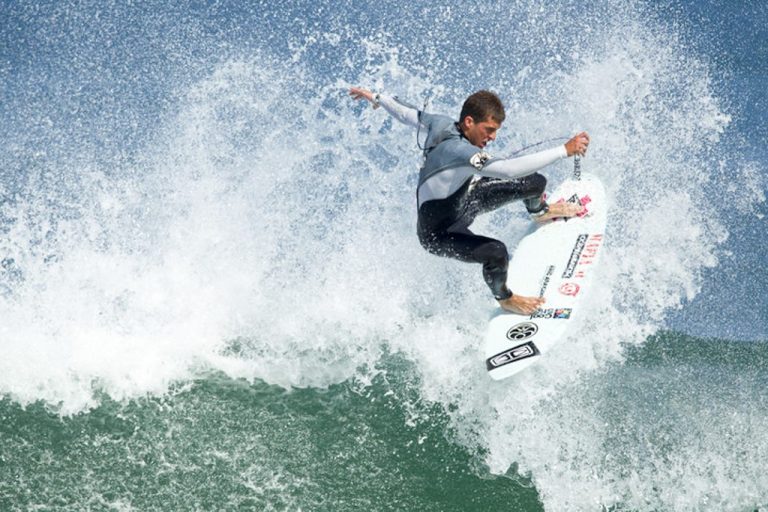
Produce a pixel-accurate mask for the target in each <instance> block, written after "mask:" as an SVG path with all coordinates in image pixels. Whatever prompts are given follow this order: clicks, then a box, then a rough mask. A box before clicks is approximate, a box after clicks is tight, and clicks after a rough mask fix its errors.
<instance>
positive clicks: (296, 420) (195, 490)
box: [0, 333, 768, 512]
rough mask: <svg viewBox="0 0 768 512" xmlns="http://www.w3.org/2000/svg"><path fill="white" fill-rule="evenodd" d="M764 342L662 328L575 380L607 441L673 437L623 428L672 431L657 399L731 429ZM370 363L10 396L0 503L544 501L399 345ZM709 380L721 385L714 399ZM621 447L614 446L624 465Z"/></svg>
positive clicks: (181, 506)
mask: <svg viewBox="0 0 768 512" xmlns="http://www.w3.org/2000/svg"><path fill="white" fill-rule="evenodd" d="M764 347H765V345H764V344H762V343H743V342H726V341H719V340H704V339H699V338H691V337H687V336H684V335H680V334H677V333H663V334H660V335H657V336H654V337H652V338H650V339H649V340H648V341H647V342H646V343H645V344H644V345H642V346H640V347H632V348H629V349H628V352H627V359H626V361H624V362H623V363H621V364H617V365H615V366H614V367H613V368H610V369H607V370H605V371H604V372H598V373H597V374H596V375H591V376H586V377H585V379H584V386H585V389H586V388H589V389H590V390H592V391H593V392H594V390H596V389H598V388H599V386H598V385H597V384H596V382H597V381H599V382H600V385H602V386H604V390H603V391H604V393H603V397H604V399H603V400H602V401H596V402H593V406H594V407H595V409H597V410H600V409H604V408H611V409H612V412H611V413H610V417H612V418H613V420H614V422H615V424H614V425H613V426H612V427H611V428H610V429H609V432H613V433H614V434H616V435H612V434H610V433H609V435H606V436H605V437H604V439H603V441H602V442H603V443H605V449H606V451H612V450H614V449H615V447H611V443H618V444H619V445H621V444H622V443H627V442H628V441H629V442H631V443H634V444H636V445H637V448H638V449H643V450H644V449H656V450H661V451H663V450H667V449H668V450H678V449H680V447H679V446H675V440H674V438H672V437H661V438H659V442H658V446H655V447H650V448H649V447H643V446H642V444H643V443H645V442H647V441H648V437H647V436H645V435H644V433H643V432H644V430H643V429H642V428H640V429H636V430H635V431H634V435H635V436H636V437H637V439H632V435H633V431H632V430H631V428H630V426H631V423H632V419H631V418H629V420H628V419H627V417H626V416H627V415H632V414H637V415H638V416H642V415H645V416H646V417H652V416H654V415H657V416H658V418H657V420H658V421H654V422H652V423H650V424H649V425H652V427H647V428H653V429H656V430H659V429H661V430H664V429H666V434H665V435H666V436H675V435H676V434H677V435H679V433H678V432H677V431H676V428H677V427H675V426H674V425H678V424H677V423H676V422H675V421H673V420H674V414H670V415H669V422H668V424H666V426H665V420H664V413H663V412H661V411H663V410H664V409H667V410H670V411H672V410H676V411H677V413H680V412H685V411H686V410H689V409H691V410H693V409H695V408H701V407H704V408H706V407H712V424H711V425H710V428H711V429H714V430H718V429H721V430H724V431H730V432H731V435H733V436H736V437H738V436H739V432H737V431H734V430H733V425H730V426H729V425H719V424H718V422H721V423H722V422H723V418H726V417H727V416H728V414H733V415H735V414H736V413H737V412H739V411H741V412H745V410H744V409H743V408H741V407H739V401H740V400H741V401H744V400H752V403H751V404H749V409H748V410H746V413H747V417H746V420H748V421H749V422H755V421H760V419H761V418H763V417H764V416H763V413H764V412H765V411H768V403H766V401H765V398H762V397H761V393H759V392H758V393H757V394H754V392H755V391H757V390H756V389H754V386H756V381H755V378H759V380H760V381H763V382H764V381H765V375H764V374H765V368H768V355H766V350H765V348H764ZM382 365H383V367H385V371H384V372H382V373H380V374H378V375H377V376H376V377H375V378H374V379H373V381H372V382H370V383H368V384H363V383H362V382H358V381H350V382H345V383H341V384H338V385H334V386H331V387H329V388H327V389H294V390H290V391H286V390H284V389H282V388H279V387H275V386H269V385H266V384H264V383H262V382H258V381H257V382H252V383H250V382H246V381H243V380H232V379H229V378H226V377H224V376H221V375H211V376H209V377H208V378H204V379H199V380H196V381H194V382H189V383H183V384H179V385H178V386H177V387H176V389H175V390H173V391H172V392H170V393H168V394H167V395H165V396H147V397H145V398H142V399H138V400H130V401H126V402H123V403H118V402H115V401H112V400H110V399H108V398H107V397H103V398H102V399H101V405H99V406H98V407H96V408H94V409H92V410H90V411H87V412H82V413H80V414H77V415H74V416H68V417H61V416H59V415H58V414H57V413H56V411H55V410H54V409H52V408H51V406H46V405H44V404H41V403H38V404H32V405H29V406H27V407H22V406H20V405H19V404H17V403H14V402H13V401H11V400H9V399H7V398H6V399H4V400H3V401H2V402H0V510H9V511H10V510H318V511H319V510H328V511H346V510H349V511H353V510H355V511H357V510H368V511H379V510H381V511H385V510H428V511H432V510H434V511H450V510H456V511H473V510H478V511H482V510H519V511H531V512H532V511H536V510H543V509H544V508H543V505H542V503H541V501H540V499H539V495H538V493H537V489H536V488H535V487H534V485H533V483H532V480H531V479H533V481H535V479H536V475H530V478H526V477H521V476H519V475H517V474H516V472H515V471H514V469H516V468H514V467H513V468H511V469H510V471H509V472H508V474H507V475H505V476H499V475H491V474H490V473H489V472H488V469H487V468H486V467H485V465H484V464H483V460H484V456H485V455H486V454H485V453H484V450H483V449H482V448H480V447H467V446H463V445H461V444H460V443H458V442H457V441H456V438H455V436H454V431H453V429H452V427H451V424H450V421H449V416H450V413H451V409H452V406H451V404H432V403H427V402H425V401H423V400H420V399H419V395H418V392H417V389H418V375H417V374H416V373H415V369H414V367H413V366H412V365H411V364H409V363H408V362H406V361H405V360H403V359H402V358H399V357H398V356H396V355H395V356H388V357H387V358H386V360H385V361H383V362H382ZM619 383H621V384H619ZM510 385H511V386H512V385H514V381H510ZM713 389H717V390H720V391H721V396H720V397H718V398H715V399H714V400H710V398H711V396H712V390H713ZM649 397H655V399H649ZM722 398H725V400H721V399H722ZM743 403H744V402H742V404H743ZM728 404H732V405H733V406H734V407H733V408H732V409H733V410H731V411H726V413H727V414H725V415H724V414H722V411H721V410H719V409H721V408H722V407H727V406H728ZM750 411H752V412H751V413H750ZM689 417H695V414H689ZM679 419H680V420H681V421H684V420H685V417H684V416H681V417H680V418H679ZM742 419H744V418H742ZM634 421H636V422H637V423H640V424H642V423H643V419H642V418H640V417H638V418H636V419H635V420H634ZM679 426H680V425H678V427H679ZM757 426H758V425H752V427H757ZM683 428H687V427H685V426H683ZM657 434H658V432H657ZM665 439H666V441H665ZM510 442H514V441H513V440H512V439H511V440H510ZM555 442H556V440H555ZM665 442H666V443H667V444H668V446H667V447H666V448H665V447H664V443H665ZM756 442H757V443H758V444H759V446H763V445H764V441H756ZM620 448H621V447H620ZM633 449H634V446H630V447H629V449H627V448H626V447H625V448H624V451H625V452H627V453H626V456H627V460H626V464H628V465H629V466H628V467H627V468H626V469H627V471H629V470H631V469H632V468H631V464H632V457H631V453H632V451H633ZM744 449H745V450H749V449H750V447H749V446H745V447H744ZM762 449H763V448H760V450H762ZM760 450H758V451H760ZM734 457H736V458H738V457H741V455H739V454H734ZM725 462H726V463H727V462H728V461H725ZM741 464H743V465H744V466H747V467H744V468H743V469H744V470H745V471H747V470H749V467H748V466H749V465H750V464H751V462H750V457H749V456H746V457H745V458H743V459H742V461H741V462H738V463H737V464H736V466H735V467H731V468H730V470H731V471H738V468H739V467H740V465H741ZM596 469H599V468H596ZM731 477H732V478H736V477H735V476H733V475H731ZM758 507H759V503H756V504H755V508H754V509H755V510H757V509H758ZM695 508H696V507H687V506H682V507H679V508H677V507H672V508H670V510H671V509H680V510H683V509H686V510H687V509H695ZM751 509H752V508H751V507H747V508H744V507H737V508H734V509H733V510H751ZM592 510H604V509H603V508H602V507H599V506H596V507H595V508H593V509H592ZM611 510H625V509H623V508H621V507H620V506H618V507H614V508H611ZM627 510H629V509H627ZM648 510H652V509H648Z"/></svg>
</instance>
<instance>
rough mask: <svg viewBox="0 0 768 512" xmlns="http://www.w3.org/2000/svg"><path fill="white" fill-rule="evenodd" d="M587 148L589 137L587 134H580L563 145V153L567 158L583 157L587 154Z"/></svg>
mask: <svg viewBox="0 0 768 512" xmlns="http://www.w3.org/2000/svg"><path fill="white" fill-rule="evenodd" d="M587 146H589V135H588V134H587V132H581V133H580V134H578V135H575V136H574V137H573V138H572V139H571V140H569V141H568V142H566V143H565V151H566V153H568V156H573V155H581V156H584V155H585V154H586V153H587Z"/></svg>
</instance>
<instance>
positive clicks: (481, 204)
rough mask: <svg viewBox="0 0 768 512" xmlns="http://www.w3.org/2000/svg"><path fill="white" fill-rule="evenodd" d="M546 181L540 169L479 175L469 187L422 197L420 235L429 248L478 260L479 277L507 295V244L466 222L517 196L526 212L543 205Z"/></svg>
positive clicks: (494, 290) (498, 294)
mask: <svg viewBox="0 0 768 512" xmlns="http://www.w3.org/2000/svg"><path fill="white" fill-rule="evenodd" d="M546 183H547V181H546V178H544V176H542V175H540V174H532V175H530V176H526V177H525V178H521V179H517V180H501V179H495V178H481V179H480V180H478V181H477V182H476V183H475V184H474V186H473V187H472V189H471V190H468V186H467V187H462V188H461V189H459V190H458V191H457V192H456V193H454V195H453V196H450V197H448V198H446V199H440V200H433V201H427V202H425V203H424V204H422V206H421V208H420V209H419V223H418V234H419V241H420V242H421V245H422V246H423V247H424V248H425V249H426V250H427V251H429V252H431V253H432V254H436V255H438V256H447V257H450V258H455V259H457V260H460V261H465V262H474V263H480V264H482V265H483V278H484V279H485V282H486V284H487V285H488V287H489V288H490V289H491V292H492V293H493V296H494V297H496V298H497V299H506V298H508V297H510V296H511V295H512V292H511V291H510V290H509V289H508V288H507V284H506V283H507V267H508V265H509V253H508V251H507V247H506V245H504V243H503V242H501V241H499V240H495V239H493V238H489V237H486V236H482V235H476V234H475V233H472V231H470V230H469V225H470V224H472V222H473V221H474V219H475V217H476V216H477V215H479V214H481V213H486V212H490V211H493V210H495V209H497V208H499V207H501V206H504V205H506V204H509V203H510V202H512V201H515V200H520V199H522V200H523V201H524V202H525V206H526V208H527V209H528V211H529V212H531V213H536V212H539V211H541V210H542V209H543V208H545V207H546V203H544V202H543V200H542V199H541V196H542V194H543V193H544V188H545V186H546ZM462 199H463V200H462ZM459 209H460V211H457V210H459Z"/></svg>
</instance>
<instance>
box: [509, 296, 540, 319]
mask: <svg viewBox="0 0 768 512" xmlns="http://www.w3.org/2000/svg"><path fill="white" fill-rule="evenodd" d="M542 304H544V299H542V298H541V297H522V296H520V295H513V296H511V297H510V298H508V299H504V300H500V301H499V306H501V307H502V309H505V310H507V311H510V312H512V313H517V314H518V315H530V314H531V313H533V312H534V311H536V310H537V309H539V307H540V306H541V305H542Z"/></svg>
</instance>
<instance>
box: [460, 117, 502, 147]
mask: <svg viewBox="0 0 768 512" xmlns="http://www.w3.org/2000/svg"><path fill="white" fill-rule="evenodd" d="M499 128H501V123H499V122H497V121H494V120H493V119H491V118H490V117H489V118H488V119H486V120H485V121H481V122H479V123H476V122H475V120H474V119H472V116H467V117H465V118H464V120H463V121H462V123H461V129H462V131H463V132H464V136H465V137H466V138H467V140H468V141H469V142H470V143H471V144H472V145H473V146H477V147H479V148H484V147H485V146H486V144H488V143H489V142H491V141H492V140H496V132H497V131H499Z"/></svg>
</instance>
